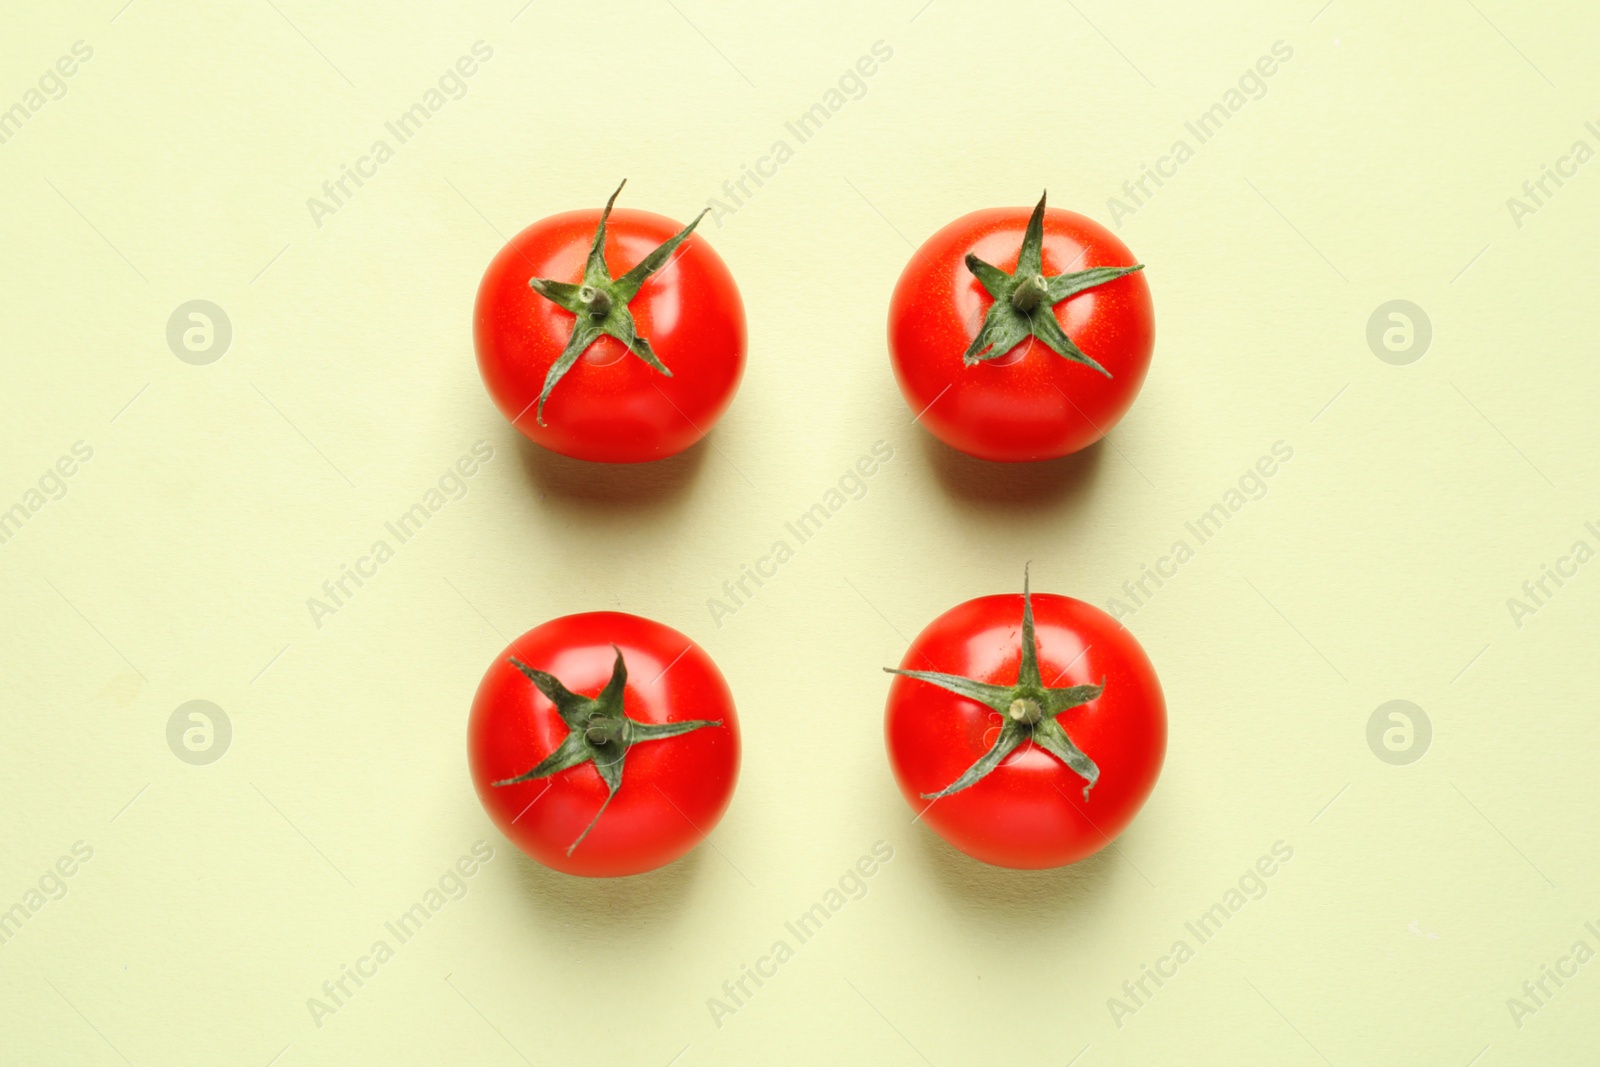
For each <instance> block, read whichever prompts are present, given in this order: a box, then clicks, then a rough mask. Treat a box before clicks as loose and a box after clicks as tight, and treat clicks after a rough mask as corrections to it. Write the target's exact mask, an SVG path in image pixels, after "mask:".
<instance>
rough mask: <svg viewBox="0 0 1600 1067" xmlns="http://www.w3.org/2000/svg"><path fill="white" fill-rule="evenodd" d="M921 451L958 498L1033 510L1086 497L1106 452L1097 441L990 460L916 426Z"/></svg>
mask: <svg viewBox="0 0 1600 1067" xmlns="http://www.w3.org/2000/svg"><path fill="white" fill-rule="evenodd" d="M918 437H919V438H920V440H921V446H922V456H923V459H924V461H925V462H926V463H927V465H928V466H929V467H930V468H932V470H933V473H934V475H935V476H936V477H937V478H938V480H939V483H940V484H941V485H942V486H943V487H944V489H945V491H946V492H947V493H949V494H950V495H951V496H952V497H955V498H957V500H959V501H961V502H963V503H965V504H970V505H975V506H982V507H991V508H992V507H997V506H998V507H1002V508H1016V509H1018V510H1023V509H1028V510H1035V509H1038V508H1041V507H1054V506H1058V505H1061V504H1064V503H1066V502H1068V501H1070V500H1072V499H1076V498H1080V497H1084V496H1087V495H1088V493H1089V492H1090V489H1091V487H1092V486H1093V484H1094V480H1095V478H1097V477H1098V476H1099V473H1100V466H1101V462H1102V458H1103V456H1104V454H1105V444H1104V442H1103V441H1096V442H1095V443H1094V444H1092V445H1090V446H1089V447H1088V448H1084V449H1080V450H1078V451H1077V452H1074V453H1072V454H1071V455H1070V456H1062V457H1061V458H1060V459H1045V460H1039V461H1038V462H1036V463H994V462H991V461H990V460H986V459H978V458H977V457H975V456H969V455H967V454H966V453H965V452H960V451H957V450H956V449H954V448H951V447H950V446H949V445H947V444H945V443H944V442H943V441H941V440H939V439H938V438H937V437H935V436H933V434H931V433H927V432H926V431H920V432H919V433H918Z"/></svg>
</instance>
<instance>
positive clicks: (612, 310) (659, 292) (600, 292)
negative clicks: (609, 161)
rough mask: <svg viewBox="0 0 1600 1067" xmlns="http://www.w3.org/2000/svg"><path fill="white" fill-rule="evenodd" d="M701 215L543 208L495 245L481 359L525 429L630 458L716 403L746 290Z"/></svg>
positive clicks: (737, 357) (737, 343)
mask: <svg viewBox="0 0 1600 1067" xmlns="http://www.w3.org/2000/svg"><path fill="white" fill-rule="evenodd" d="M618 192H619V193H620V192H621V188H620V187H619V189H618ZM616 196H617V194H616V193H613V194H612V202H614V201H615V200H616ZM698 221H699V220H698V219H696V220H695V222H692V223H690V224H689V226H687V227H683V226H680V224H678V223H676V222H674V221H672V220H671V219H669V218H666V217H664V216H661V215H656V214H652V213H650V212H645V211H635V210H632V209H628V208H618V209H616V210H612V208H611V203H610V202H608V204H607V205H606V208H605V209H604V210H603V211H595V210H585V211H569V212H565V213H563V214H559V215H552V216H550V217H549V218H545V219H541V220H540V221H538V222H536V223H534V224H533V225H531V226H529V227H527V228H526V229H524V230H523V231H522V232H520V233H518V234H517V235H516V236H515V237H513V238H512V239H511V240H510V241H508V242H507V243H506V245H505V247H504V248H502V249H501V250H500V252H499V253H498V254H497V255H496V256H495V257H494V260H493V261H492V262H491V263H490V264H489V267H488V269H487V270H486V271H485V272H484V276H483V281H482V283H481V284H480V285H479V288H478V297H477V304H476V307H475V309H474V312H473V338H474V342H475V348H476V351H477V359H478V370H479V372H480V373H481V375H482V377H483V381H484V385H485V386H486V387H487V388H488V391H489V395H490V396H491V397H492V398H493V400H494V403H495V406H496V407H498V408H499V409H500V412H501V413H502V414H503V415H505V417H506V418H507V419H509V420H511V422H512V424H513V425H515V426H516V428H517V429H518V430H520V431H521V432H522V433H523V434H524V435H525V436H527V437H528V438H529V439H530V440H532V441H534V442H535V443H537V444H540V445H542V446H544V447H545V448H548V449H551V450H552V451H555V452H559V453H561V454H563V455H567V456H572V457H574V458H576V459H584V460H593V461H598V462H607V463H638V462H644V461H647V460H655V459H662V458H665V457H667V456H671V455H675V454H677V453H679V452H682V451H683V450H684V449H686V448H688V447H690V446H691V445H693V444H694V443H695V442H697V441H699V440H700V439H701V438H702V437H704V436H705V434H706V433H708V432H709V431H710V429H711V427H712V426H713V425H714V424H715V423H716V422H717V420H718V419H720V418H721V417H722V415H723V413H724V412H725V411H726V410H727V408H728V405H729V404H730V403H731V402H732V400H733V395H734V392H735V391H736V390H737V389H738V386H739V379H740V377H741V375H742V374H743V372H744V359H745V317H744V304H743V302H742V301H741V299H740V296H739V289H738V286H737V285H735V284H734V280H733V275H732V274H731V273H729V271H728V268H727V266H726V265H725V264H724V263H723V261H722V259H721V257H719V256H718V255H717V253H716V252H715V251H714V250H713V249H712V247H711V244H710V242H708V241H707V240H706V239H705V238H704V237H702V236H700V234H698V233H695V232H693V230H694V226H695V225H696V224H697V223H698ZM597 236H598V237H599V238H600V240H599V242H598V245H599V247H598V248H597V247H596V244H597V242H596V238H597ZM674 242H681V243H674ZM652 257H653V258H652ZM574 349H576V351H575V352H574V351H573V350H574ZM564 356H565V357H566V358H565V359H563V357H564ZM574 357H575V358H574ZM563 363H570V365H568V366H562V365H561V364H563Z"/></svg>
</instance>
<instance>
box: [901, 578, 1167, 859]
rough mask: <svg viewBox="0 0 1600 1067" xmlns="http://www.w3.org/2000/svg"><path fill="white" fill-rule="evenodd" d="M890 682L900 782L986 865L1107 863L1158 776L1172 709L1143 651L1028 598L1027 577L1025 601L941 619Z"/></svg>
mask: <svg viewBox="0 0 1600 1067" xmlns="http://www.w3.org/2000/svg"><path fill="white" fill-rule="evenodd" d="M1034 612H1037V618H1035V615H1034ZM890 673H892V674H896V675H897V677H896V678H895V680H894V682H893V683H892V684H891V686H890V688H889V704H888V713H887V715H886V717H885V722H884V736H885V738H886V740H887V742H888V748H889V763H890V765H891V766H892V767H893V768H894V776H895V781H896V782H897V783H899V786H900V791H901V793H903V794H904V795H905V798H906V801H907V802H908V803H910V804H911V806H912V808H914V809H915V810H917V811H919V812H921V813H922V821H923V822H925V823H927V824H928V825H929V826H930V827H932V828H933V830H934V832H935V833H937V834H938V835H939V836H940V837H942V838H944V839H945V840H946V841H948V842H950V843H951V844H952V845H954V846H955V847H956V848H959V849H960V850H961V851H963V852H965V853H967V855H969V856H973V857H975V858H977V859H980V860H983V861H984V862H985V863H992V864H995V865H996V866H1000V867H1024V868H1040V867H1059V866H1061V865H1063V864H1067V863H1074V862H1076V861H1078V860H1081V859H1083V858H1084V857H1085V856H1089V855H1092V854H1094V853H1095V852H1098V851H1099V850H1100V849H1102V848H1104V847H1105V846H1106V845H1108V844H1110V843H1111V841H1112V840H1113V839H1114V838H1115V837H1116V836H1117V835H1118V834H1120V833H1121V832H1122V831H1123V830H1124V829H1125V828H1126V827H1127V825H1128V824H1129V823H1130V822H1132V821H1133V817H1134V816H1135V815H1136V814H1138V811H1139V808H1140V807H1142V806H1143V804H1144V802H1145V798H1146V797H1148V796H1149V795H1150V790H1151V789H1153V788H1154V787H1155V784H1156V777H1157V776H1158V775H1159V774H1160V773H1161V763H1162V759H1163V758H1164V756H1165V754H1166V749H1167V712H1166V702H1165V700H1164V699H1163V698H1162V695H1161V684H1160V683H1159V682H1158V681H1157V680H1156V673H1155V669H1154V668H1153V667H1152V666H1151V665H1150V660H1149V658H1148V657H1146V656H1145V654H1144V650H1143V649H1142V648H1140V647H1139V643H1138V642H1137V641H1135V640H1134V639H1133V635H1132V634H1130V633H1129V632H1128V631H1127V630H1125V629H1123V628H1122V626H1121V625H1120V624H1118V623H1117V621H1116V620H1115V619H1113V618H1112V617H1111V616H1109V615H1107V614H1106V613H1105V612H1103V611H1101V610H1100V609H1098V608H1095V607H1092V606H1090V605H1088V604H1085V603H1084V602H1083V601H1081V600H1074V599H1073V598H1071V597H1065V596H1054V595H1050V594H1040V595H1039V596H1037V597H1032V596H1030V595H1029V594H1028V591H1027V581H1026V579H1024V581H1023V593H1022V596H1020V597H1019V596H1016V595H1014V594H1013V595H1006V596H985V597H979V598H977V599H976V600H969V601H967V602H966V603H964V604H960V605H957V606H956V607H954V608H952V609H950V610H949V611H947V612H945V613H944V614H943V615H941V616H939V617H938V618H937V619H935V620H933V622H932V623H930V624H929V625H928V627H927V629H925V630H923V631H922V632H921V633H920V634H918V635H917V638H916V640H915V641H913V642H912V644H911V648H910V649H909V650H908V651H907V652H906V656H905V659H904V660H903V661H902V663H901V669H900V670H891V671H890Z"/></svg>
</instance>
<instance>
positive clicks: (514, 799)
mask: <svg viewBox="0 0 1600 1067" xmlns="http://www.w3.org/2000/svg"><path fill="white" fill-rule="evenodd" d="M613 644H615V645H616V646H617V648H619V649H621V651H622V655H623V659H624V661H625V662H626V664H627V667H628V681H627V684H626V686H625V687H624V690H623V707H624V709H625V711H626V713H627V714H628V716H629V717H630V718H633V719H637V720H639V721H641V722H652V723H661V722H678V721H681V720H684V719H720V720H722V726H720V727H715V726H707V727H702V728H701V729H698V730H692V731H690V732H689V733H686V734H680V735H678V736H676V737H668V738H663V739H661V740H658V741H648V742H645V743H642V744H637V745H633V746H631V747H630V748H629V749H628V754H627V756H626V758H625V762H624V764H623V774H622V786H621V788H620V789H618V790H617V795H616V796H615V797H614V798H613V799H612V801H611V805H610V806H609V807H607V808H606V810H605V813H604V814H603V815H601V816H600V821H599V822H597V823H596V824H595V827H594V829H593V830H591V831H590V832H589V836H588V837H586V838H584V840H583V843H582V844H580V845H578V847H577V848H576V849H574V850H573V853H572V855H570V856H568V855H567V847H568V846H569V845H571V844H572V842H573V841H575V840H577V837H578V835H579V834H581V833H582V832H583V828H584V827H585V826H587V825H588V824H589V820H590V819H592V818H594V813H595V812H596V811H597V810H599V807H600V804H601V802H602V801H604V800H605V797H606V786H605V782H604V781H602V780H601V778H600V774H599V772H598V771H596V770H595V768H594V765H593V764H592V763H585V764H581V765H579V766H577V767H571V768H568V769H567V770H564V771H560V772H558V773H557V774H555V775H552V776H551V777H549V778H539V779H533V780H531V781H527V782H519V783H518V784H516V785H509V786H494V785H491V784H490V783H492V782H496V781H501V780H504V779H506V778H514V777H516V776H517V775H519V774H523V773H525V772H526V771H528V770H529V769H530V768H532V767H534V766H535V765H537V764H538V762H539V761H540V760H542V759H544V758H545V756H547V755H549V754H550V753H551V752H552V751H554V750H555V749H556V747H557V746H558V745H560V744H561V741H562V739H563V738H565V737H566V735H567V727H566V724H565V723H563V722H562V721H561V717H560V716H559V715H558V714H556V710H555V705H553V704H551V703H550V701H549V700H547V699H546V698H545V696H544V694H542V693H540V692H539V691H538V690H537V689H535V688H534V685H533V683H532V682H531V681H529V680H528V678H527V677H526V676H525V675H524V674H523V673H522V672H521V671H519V670H517V668H515V667H513V666H512V665H511V663H510V662H509V661H510V657H512V656H516V657H517V658H518V659H520V660H521V661H522V662H524V663H526V664H528V665H529V666H531V667H537V668H538V669H540V670H543V671H547V672H548V673H550V674H553V675H555V676H556V678H557V679H559V680H560V681H561V682H562V683H563V684H564V685H566V687H567V688H568V689H570V690H572V691H573V692H574V693H578V694H579V695H581V696H594V695H596V694H597V693H599V692H600V690H601V689H603V688H604V687H605V684H606V682H607V680H609V679H610V677H611V669H612V664H613V662H614V660H615V656H616V653H615V652H614V651H613V650H612V648H611V646H612V645H613ZM652 679H654V680H653V681H652ZM467 756H468V762H469V764H470V765H471V769H472V781H473V785H474V786H475V787H476V789H477V793H478V799H479V800H480V801H481V802H482V803H483V807H484V810H485V811H487V812H488V813H489V816H490V818H491V819H493V820H494V824H495V825H496V826H498V827H499V828H500V831H501V833H503V834H505V835H506V837H507V838H509V839H510V840H511V842H512V843H513V844H515V845H516V846H517V847H518V848H520V849H521V850H522V851H523V852H525V853H527V854H528V855H529V856H531V857H532V858H533V859H535V860H537V861H538V862H540V863H542V864H544V865H545V866H546V867H549V868H551V869H553V870H557V871H561V872H563V873H566V874H574V875H581V876H585V877H591V878H614V877H620V876H624V875H631V874H641V873H643V872H645V871H650V870H654V869H655V868H657V867H661V866H664V865H665V864H668V863H671V862H672V861H673V860H675V859H678V858H679V857H680V856H682V855H684V854H685V853H687V852H688V851H689V850H690V849H692V848H693V847H694V846H695V845H697V844H699V842H700V840H701V839H702V838H703V837H704V836H705V835H706V834H709V833H710V832H711V830H712V828H713V827H715V826H716V825H717V822H718V820H720V819H721V818H722V815H723V812H725V811H726V810H727V807H728V802H729V800H730V799H731V798H732V796H733V788H734V784H735V782H736V781H737V780H738V777H739V720H738V716H737V715H736V714H735V712H734V707H733V695H732V694H731V693H730V692H729V691H728V684H727V682H726V681H724V680H723V677H722V673H721V672H720V671H719V670H717V666H716V664H715V663H713V662H712V661H711V657H710V656H708V655H706V653H705V651H704V650H703V649H701V648H700V646H699V645H697V644H695V643H694V642H693V641H692V640H690V639H689V638H688V637H686V636H684V635H683V634H681V633H679V632H678V631H676V630H674V629H672V628H671V627H669V626H663V625H662V624H661V623H658V622H653V621H651V620H649V619H645V618H641V617H639V616H637V615H629V614H625V613H623V612H614V611H596V612H589V613H586V614H582V615H567V616H564V617H562V618H559V619H553V620H551V621H550V622H547V623H544V624H543V625H540V626H536V627H534V628H533V629H532V630H529V631H528V632H527V633H525V634H523V635H522V636H521V637H519V638H517V639H516V640H515V641H513V642H512V643H511V644H510V645H509V646H507V647H506V649H505V651H503V652H501V653H500V655H499V656H497V657H496V658H495V661H494V662H493V663H492V664H491V665H490V666H489V670H488V671H487V672H486V673H485V674H484V676H483V681H482V683H481V684H480V685H479V686H478V692H477V696H476V697H475V698H474V699H473V702H472V714H471V718H470V720H469V722H468V726H467Z"/></svg>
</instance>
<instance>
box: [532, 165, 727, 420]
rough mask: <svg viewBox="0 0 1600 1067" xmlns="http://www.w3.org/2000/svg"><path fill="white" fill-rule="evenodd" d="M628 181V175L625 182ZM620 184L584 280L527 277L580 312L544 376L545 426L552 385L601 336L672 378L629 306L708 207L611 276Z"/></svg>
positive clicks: (602, 217) (541, 405) (609, 202)
mask: <svg viewBox="0 0 1600 1067" xmlns="http://www.w3.org/2000/svg"><path fill="white" fill-rule="evenodd" d="M627 184H628V183H627V181H626V180H624V181H623V183H622V185H627ZM622 185H619V186H617V192H615V193H612V194H611V199H610V200H607V201H606V207H605V210H604V211H603V212H601V213H600V225H599V226H596V227H595V231H594V243H593V244H591V245H590V246H589V258H588V260H586V261H585V262H584V265H583V280H582V281H581V282H579V283H577V284H576V285H574V284H573V283H571V282H557V281H551V280H550V279H549V278H530V279H528V287H529V288H530V289H532V290H533V291H534V292H536V293H538V294H539V295H540V296H542V297H544V298H545V299H546V300H549V301H550V302H551V303H554V304H558V305H560V306H561V307H563V308H565V309H566V310H567V311H570V312H572V314H573V315H575V316H577V319H576V321H575V322H574V323H573V324H572V334H571V336H569V337H568V338H567V346H566V347H565V348H563V349H562V350H561V355H559V356H557V357H556V361H555V362H554V363H552V364H551V365H550V370H549V373H547V374H546V375H545V378H544V388H543V389H542V390H540V392H539V409H538V411H537V413H536V415H535V417H536V418H537V419H538V420H539V425H541V426H543V425H544V424H545V421H544V403H545V401H546V400H548V399H550V392H551V390H553V389H554V388H555V387H556V383H557V382H559V381H560V380H561V379H562V377H563V376H564V375H565V374H566V373H567V371H569V370H571V369H572V365H573V364H574V363H576V362H578V357H579V356H581V355H583V353H584V352H585V351H586V350H587V349H588V347H589V346H590V345H592V344H594V342H595V341H596V340H598V339H599V338H600V337H601V336H602V335H604V336H609V337H615V338H616V339H617V340H619V341H621V342H622V343H623V344H624V345H626V346H627V348H628V350H629V351H630V352H632V353H633V354H634V355H636V356H638V357H639V358H640V359H642V360H644V361H645V362H646V363H648V364H650V366H651V367H653V368H654V369H656V370H658V371H660V372H661V373H662V374H665V375H666V376H667V377H668V378H670V377H672V372H671V371H670V370H668V369H667V367H666V364H664V363H662V362H661V360H660V358H658V357H657V356H656V354H655V351H654V350H653V349H652V348H651V347H650V342H649V341H648V340H647V339H646V338H644V337H641V336H639V332H638V330H636V329H634V325H633V315H632V314H631V313H629V311H628V305H629V304H630V303H631V302H632V301H633V298H634V297H635V296H637V295H638V294H639V288H640V287H641V286H642V285H644V283H645V280H646V279H647V278H649V277H650V275H652V274H654V273H655V272H656V271H658V270H660V269H661V268H662V267H664V266H666V265H667V263H668V262H669V261H670V260H671V259H672V254H673V253H674V252H676V251H677V250H678V246H679V245H681V244H683V242H684V241H685V240H687V239H688V237H689V235H690V234H691V233H693V232H694V228H695V227H696V226H698V225H700V220H701V219H703V218H705V216H706V212H705V211H702V212H700V214H698V215H696V216H695V219H694V221H693V222H691V223H689V225H687V226H685V227H684V228H683V229H681V230H679V231H678V233H677V234H676V235H675V236H673V237H672V238H671V239H670V240H668V241H666V242H665V243H664V244H662V245H660V246H659V247H657V248H656V249H655V251H653V252H651V253H650V254H649V255H648V256H645V257H644V258H643V259H641V260H640V261H639V263H638V265H637V266H635V267H634V268H633V269H632V270H630V271H628V273H626V274H624V275H623V276H622V277H620V278H612V277H611V270H610V268H608V267H607V266H606V256H605V247H606V220H607V219H608V218H610V217H611V206H612V205H613V204H615V203H616V202H617V194H618V193H621V192H622ZM709 210H710V208H707V209H706V211H709Z"/></svg>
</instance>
